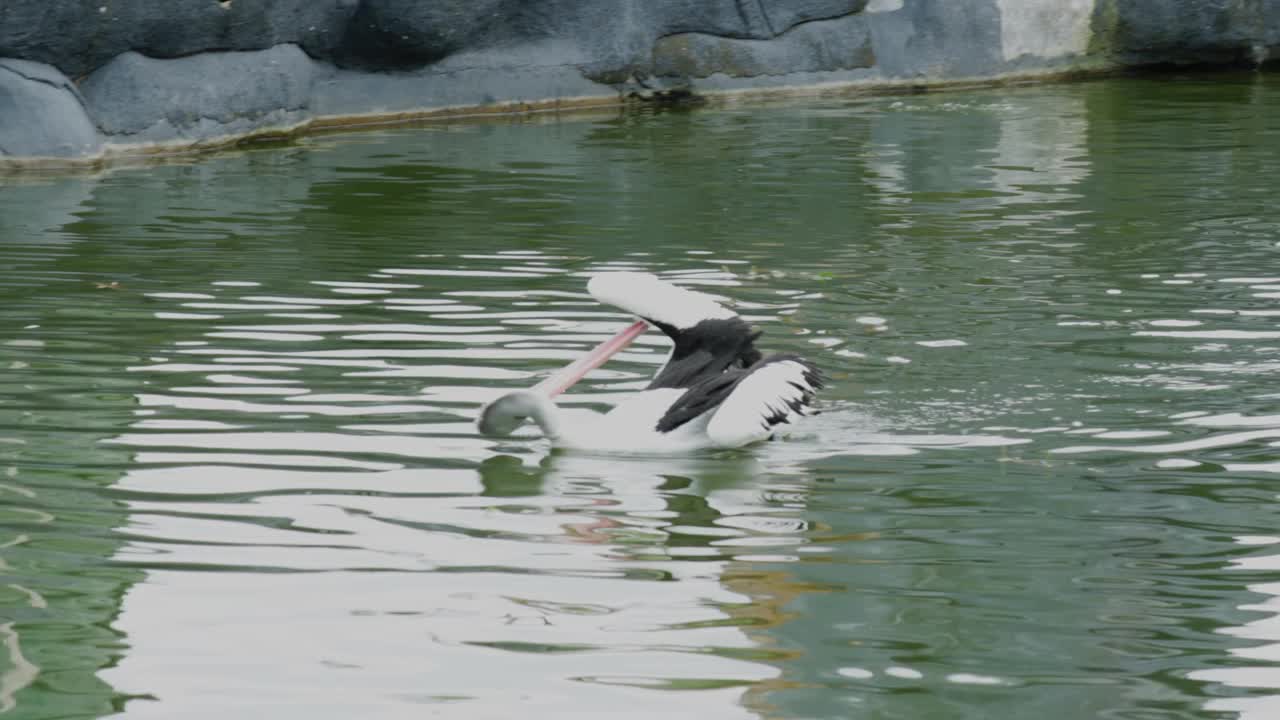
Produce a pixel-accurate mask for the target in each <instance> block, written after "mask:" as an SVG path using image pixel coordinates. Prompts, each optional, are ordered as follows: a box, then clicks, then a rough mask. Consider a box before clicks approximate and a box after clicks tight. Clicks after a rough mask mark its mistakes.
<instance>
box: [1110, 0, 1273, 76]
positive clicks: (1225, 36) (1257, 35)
mask: <svg viewBox="0 0 1280 720" xmlns="http://www.w3.org/2000/svg"><path fill="white" fill-rule="evenodd" d="M1277 20H1280V2H1275V0H1261V1H1260V2H1258V1H1252V2H1241V0H1198V1H1197V2H1190V3H1189V2H1178V1H1177V0H1099V2H1098V5H1097V7H1096V10H1095V23H1094V25H1095V33H1096V34H1097V35H1098V37H1099V40H1100V41H1101V43H1100V44H1102V45H1103V47H1102V48H1101V49H1104V50H1108V49H1109V50H1111V51H1112V52H1114V53H1116V54H1118V55H1120V56H1121V58H1122V59H1123V60H1124V61H1125V62H1126V63H1132V64H1151V63H1185V64H1190V63H1194V64H1221V63H1238V64H1249V63H1252V62H1254V60H1255V57H1254V55H1255V53H1256V52H1258V50H1259V48H1261V47H1265V46H1267V45H1268V44H1274V43H1275V41H1276V38H1277V35H1278V34H1280V26H1277V24H1276V23H1277ZM1106 46H1109V47H1106ZM1255 46H1257V47H1255Z"/></svg>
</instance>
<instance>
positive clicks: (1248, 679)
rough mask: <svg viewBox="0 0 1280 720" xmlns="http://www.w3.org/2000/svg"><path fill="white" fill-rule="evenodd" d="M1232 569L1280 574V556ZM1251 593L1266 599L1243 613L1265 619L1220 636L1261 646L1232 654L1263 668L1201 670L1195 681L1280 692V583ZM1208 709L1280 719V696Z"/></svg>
mask: <svg viewBox="0 0 1280 720" xmlns="http://www.w3.org/2000/svg"><path fill="white" fill-rule="evenodd" d="M1236 542H1238V543H1240V544H1242V545H1276V544H1280V537H1268V536H1258V535H1251V536H1241V537H1237V538H1236ZM1232 566H1233V567H1236V568H1238V569H1241V570H1248V571H1252V572H1277V571H1280V555H1259V556H1252V557H1246V558H1243V559H1240V560H1235V561H1232ZM1249 590H1250V591H1252V592H1255V593H1258V594H1259V595H1264V596H1267V598H1266V599H1265V600H1263V601H1261V602H1256V603H1250V604H1248V605H1241V606H1240V609H1241V610H1245V611H1249V612H1252V613H1263V614H1265V616H1264V617H1261V618H1259V619H1257V620H1253V621H1250V622H1247V623H1245V624H1244V625H1240V626H1238V627H1232V628H1227V629H1225V630H1222V631H1221V632H1223V633H1225V634H1228V635H1232V636H1234V637H1238V638H1243V639H1245V640H1251V641H1256V642H1257V643H1261V644H1255V645H1251V646H1249V647H1243V648H1233V649H1232V650H1231V651H1230V652H1231V654H1232V655H1234V656H1235V657H1237V658H1241V659H1243V660H1246V661H1247V660H1257V661H1261V664H1258V665H1240V666H1237V667H1231V668H1221V669H1216V670H1198V671H1196V672H1193V673H1191V677H1192V678H1195V679H1197V680H1206V681H1210V682H1218V683H1222V684H1223V685H1227V686H1229V687H1237V688H1248V689H1251V690H1255V691H1256V690H1258V689H1265V690H1280V582H1269V583H1256V584H1253V585H1250V586H1249ZM1205 707H1206V708H1207V709H1209V710H1215V711H1219V712H1237V713H1239V719H1240V720H1273V719H1274V718H1276V717H1280V694H1275V695H1266V696H1254V697H1238V698H1220V699H1214V700H1210V701H1209V702H1208V703H1206V704H1205Z"/></svg>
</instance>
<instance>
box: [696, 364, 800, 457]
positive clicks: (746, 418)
mask: <svg viewBox="0 0 1280 720" xmlns="http://www.w3.org/2000/svg"><path fill="white" fill-rule="evenodd" d="M821 386H822V380H821V378H820V377H819V374H818V372H817V370H815V369H814V367H813V366H812V365H810V364H808V363H806V362H804V361H801V360H799V359H785V360H776V361H773V362H769V361H766V362H764V363H762V364H761V365H760V366H758V367H757V368H755V369H754V370H752V372H751V374H750V375H748V376H747V377H745V378H743V379H742V380H741V382H739V383H738V384H737V385H736V386H735V387H734V389H733V392H732V393H730V395H729V397H727V398H725V400H724V402H723V403H721V404H720V407H719V408H717V409H716V411H715V414H714V415H712V416H711V421H710V422H709V423H707V437H708V438H710V439H711V442H712V443H713V444H714V445H716V446H718V447H726V448H732V447H742V446H743V445H749V444H751V443H753V442H756V441H759V440H764V439H766V438H768V437H769V435H770V434H772V433H773V430H774V427H775V426H776V425H778V424H780V423H788V422H791V421H792V420H794V419H795V418H797V417H800V416H802V415H805V414H806V412H805V411H806V410H807V409H808V408H809V404H810V403H811V402H812V401H813V394H814V392H815V391H816V390H818V388H820V387H821Z"/></svg>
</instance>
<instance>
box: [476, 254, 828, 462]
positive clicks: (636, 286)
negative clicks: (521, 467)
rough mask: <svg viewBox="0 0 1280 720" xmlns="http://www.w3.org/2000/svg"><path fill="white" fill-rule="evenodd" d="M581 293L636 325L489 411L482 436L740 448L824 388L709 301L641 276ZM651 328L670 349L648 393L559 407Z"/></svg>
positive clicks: (652, 447)
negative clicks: (559, 400) (532, 432)
mask: <svg viewBox="0 0 1280 720" xmlns="http://www.w3.org/2000/svg"><path fill="white" fill-rule="evenodd" d="M587 291H588V292H589V293H591V295H592V297H594V298H595V299H596V300H598V301H600V302H602V303H605V304H607V305H613V306H615V307H617V308H620V309H622V310H625V311H627V312H628V313H631V314H632V315H635V316H636V317H637V318H638V319H637V321H636V322H635V323H633V324H631V325H630V326H628V327H627V328H626V329H624V330H622V331H621V332H619V333H618V334H617V335H614V336H613V337H611V338H609V339H608V340H606V341H604V342H603V343H601V344H600V345H599V346H597V347H596V348H594V349H592V350H591V351H590V352H588V353H587V354H586V355H584V356H583V357H581V358H579V359H578V360H576V361H574V362H573V363H571V364H570V365H568V366H567V367H565V368H563V369H562V370H560V371H559V372H557V373H555V374H554V375H552V376H550V377H548V378H547V379H546V380H544V381H542V382H541V383H539V384H538V385H536V386H535V387H533V388H532V389H529V390H518V391H516V392H512V393H508V394H506V395H503V396H502V397H500V398H498V399H497V400H494V401H493V402H491V403H489V404H488V405H486V406H485V407H484V409H483V410H482V411H481V413H480V418H479V420H478V422H477V425H478V426H479V429H480V432H481V433H483V434H485V435H489V436H506V435H510V434H511V433H512V432H514V431H515V430H516V428H518V427H520V425H522V424H523V423H524V422H525V421H526V420H532V421H533V422H534V423H536V424H537V425H538V427H539V428H541V429H542V433H543V435H544V436H546V437H547V438H548V439H550V440H551V441H552V443H553V444H555V445H557V446H560V447H568V448H577V449H584V450H595V451H605V452H640V453H681V452H688V451H693V450H699V449H707V448H737V447H743V446H745V445H750V444H752V443H755V442H759V441H761V440H766V439H768V438H770V437H771V436H772V435H773V434H774V432H775V429H776V428H777V426H778V425H781V424H784V423H789V422H791V421H792V420H795V419H796V418H798V417H800V416H803V415H806V414H809V412H808V411H809V410H810V408H811V405H812V403H813V398H814V393H816V392H817V391H818V390H819V389H821V388H822V386H823V378H822V373H821V371H819V370H818V368H817V367H816V366H814V365H813V363H810V362H809V361H807V360H804V359H802V358H800V357H799V356H797V355H792V354H775V355H768V356H765V355H762V354H761V352H760V351H759V350H757V349H756V347H755V341H756V339H757V338H759V337H760V332H759V331H758V330H755V329H753V328H752V327H751V326H750V325H749V324H747V322H746V321H745V320H743V319H742V318H740V317H738V315H737V314H736V313H734V312H733V311H732V310H730V309H728V308H726V307H724V306H723V305H721V304H719V303H718V302H716V301H715V300H714V299H713V298H711V297H710V296H709V295H705V294H703V293H699V292H694V291H692V290H687V289H685V288H681V287H677V286H675V285H672V284H670V283H668V282H664V281H663V280H660V279H658V277H657V276H655V275H651V274H648V273H638V272H608V273H600V274H597V275H595V276H594V277H592V278H591V280H590V282H588V283H587ZM651 326H652V327H656V328H658V329H659V330H661V331H662V332H663V333H664V334H666V336H667V337H669V338H670V339H671V341H672V343H673V347H672V349H671V355H670V356H669V357H668V358H667V362H666V364H665V365H663V366H662V369H660V370H659V371H658V372H657V374H656V375H654V377H653V380H652V381H651V382H650V383H649V385H648V386H647V387H646V388H645V389H644V390H642V391H640V392H638V393H636V394H635V395H633V396H631V397H629V398H627V399H626V400H624V401H623V402H622V403H620V404H619V405H617V406H616V407H614V408H613V410H611V411H609V412H608V413H604V414H600V413H594V412H585V413H566V412H564V411H563V410H561V409H560V408H559V407H557V406H556V404H555V401H554V398H555V397H556V396H557V395H559V394H560V393H562V392H564V391H565V390H568V389H569V388H570V387H572V386H573V385H574V383H576V382H578V381H579V380H581V379H582V378H583V377H584V376H585V375H586V374H587V373H588V372H590V371H591V370H593V369H595V368H597V367H599V366H601V365H603V364H604V363H605V362H606V361H607V360H608V359H609V358H610V357H612V356H613V355H615V354H617V353H618V352H619V351H621V350H622V349H623V348H625V347H626V346H627V345H629V344H631V342H632V341H634V340H635V339H636V338H638V337H640V335H642V334H644V332H645V331H646V330H647V329H648V328H649V327H651Z"/></svg>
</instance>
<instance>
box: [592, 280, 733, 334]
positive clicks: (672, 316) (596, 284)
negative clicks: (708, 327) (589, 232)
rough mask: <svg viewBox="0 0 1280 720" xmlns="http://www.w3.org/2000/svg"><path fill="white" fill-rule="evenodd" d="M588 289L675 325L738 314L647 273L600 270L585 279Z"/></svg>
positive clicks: (601, 298)
mask: <svg viewBox="0 0 1280 720" xmlns="http://www.w3.org/2000/svg"><path fill="white" fill-rule="evenodd" d="M587 292H589V293H591V296H592V297H594V298H595V299H596V300H599V301H600V302H602V303H605V304H606V305H612V306H614V307H616V308H620V309H622V310H626V311H627V312H629V313H631V314H633V315H637V316H639V317H642V318H644V319H645V320H650V321H654V322H659V323H663V324H665V325H670V326H672V327H675V328H691V327H693V326H694V325H697V324H698V323H699V322H702V321H703V320H726V319H729V318H734V317H737V314H736V313H734V312H733V311H732V310H730V309H729V308H727V307H724V306H723V305H721V304H720V303H718V302H716V301H715V299H714V298H712V297H711V296H710V295H706V294H704V293H700V292H695V291H693V290H686V289H685V288H682V287H677V286H675V285H672V284H671V283H669V282H667V281H665V280H660V279H658V276H657V275H651V274H649V273H639V272H609V273H600V274H598V275H596V276H594V277H592V278H591V280H590V282H588V283H587Z"/></svg>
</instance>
